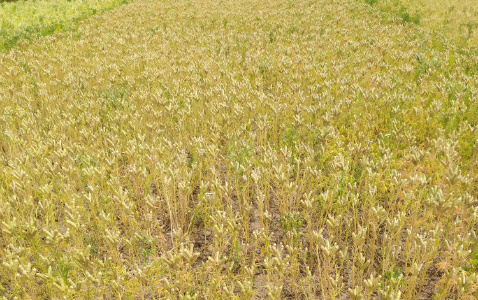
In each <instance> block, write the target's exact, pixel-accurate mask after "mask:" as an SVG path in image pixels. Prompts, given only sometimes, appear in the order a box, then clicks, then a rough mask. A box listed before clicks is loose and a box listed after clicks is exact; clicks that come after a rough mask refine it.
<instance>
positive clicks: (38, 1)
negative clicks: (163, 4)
mask: <svg viewBox="0 0 478 300" xmlns="http://www.w3.org/2000/svg"><path fill="white" fill-rule="evenodd" d="M126 3H128V0H33V1H32V0H19V1H13V2H3V1H0V51H3V52H5V51H9V50H10V49H12V48H13V47H14V46H15V45H16V44H17V43H18V42H21V41H23V42H25V41H28V40H29V39H31V38H32V37H36V36H46V35H50V34H53V33H54V32H58V31H63V30H68V29H74V28H75V26H76V25H77V24H78V22H79V21H81V20H83V19H86V18H88V17H89V16H91V15H95V14H97V13H101V12H104V11H107V10H109V9H113V8H115V7H117V6H119V5H122V4H126Z"/></svg>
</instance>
